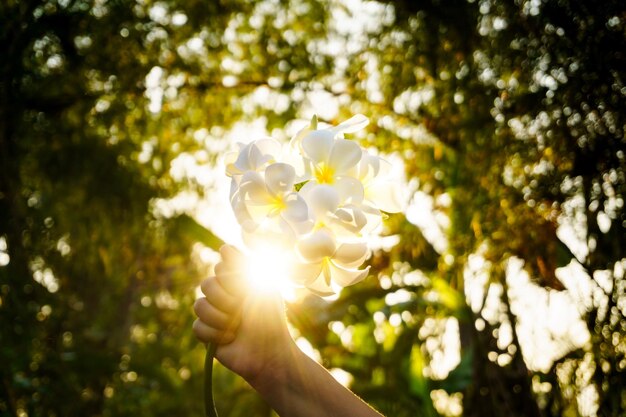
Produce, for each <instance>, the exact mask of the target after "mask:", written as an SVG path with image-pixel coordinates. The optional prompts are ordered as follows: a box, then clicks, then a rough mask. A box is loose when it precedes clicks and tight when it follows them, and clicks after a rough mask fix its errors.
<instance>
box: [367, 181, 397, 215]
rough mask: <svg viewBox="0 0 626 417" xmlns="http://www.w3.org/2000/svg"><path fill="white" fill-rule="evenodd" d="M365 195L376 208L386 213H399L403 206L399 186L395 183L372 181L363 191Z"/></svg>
mask: <svg viewBox="0 0 626 417" xmlns="http://www.w3.org/2000/svg"><path fill="white" fill-rule="evenodd" d="M365 195H366V198H367V200H369V201H371V202H372V203H373V204H374V205H375V206H376V208H378V209H380V210H382V211H386V212H387V213H399V212H401V211H402V209H403V206H404V204H403V203H402V198H401V195H402V193H401V191H400V184H398V183H397V182H395V181H391V180H385V181H374V182H372V183H371V184H370V185H369V187H367V189H366V190H365Z"/></svg>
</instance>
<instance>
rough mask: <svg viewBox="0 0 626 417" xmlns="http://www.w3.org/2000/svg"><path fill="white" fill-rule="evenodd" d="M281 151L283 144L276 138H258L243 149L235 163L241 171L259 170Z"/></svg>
mask: <svg viewBox="0 0 626 417" xmlns="http://www.w3.org/2000/svg"><path fill="white" fill-rule="evenodd" d="M280 153H281V145H280V143H279V142H277V141H276V140H275V139H272V138H262V139H258V140H255V141H253V142H250V143H249V144H247V145H246V146H244V147H243V148H242V149H241V151H240V152H239V156H238V157H237V160H236V161H235V162H234V164H233V165H234V167H235V168H236V169H237V170H239V172H246V171H257V170H260V169H262V168H263V166H264V165H265V164H268V163H271V162H273V161H275V160H276V158H277V157H278V156H279V155H280Z"/></svg>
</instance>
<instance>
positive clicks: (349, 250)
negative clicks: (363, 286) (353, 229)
mask: <svg viewBox="0 0 626 417" xmlns="http://www.w3.org/2000/svg"><path fill="white" fill-rule="evenodd" d="M368 255H369V251H368V249H367V244H366V243H363V242H359V243H344V244H342V245H340V246H339V247H338V248H337V251H335V254H334V255H333V258H332V259H333V262H334V263H335V264H336V265H340V266H342V267H347V268H356V267H358V266H360V265H361V264H362V263H363V262H364V261H365V259H366V258H367V257H368Z"/></svg>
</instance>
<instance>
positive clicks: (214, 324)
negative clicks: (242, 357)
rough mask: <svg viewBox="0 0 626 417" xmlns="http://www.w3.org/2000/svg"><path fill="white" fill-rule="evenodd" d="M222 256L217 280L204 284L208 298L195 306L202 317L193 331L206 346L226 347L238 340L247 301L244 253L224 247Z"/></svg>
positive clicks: (202, 286) (216, 267)
mask: <svg viewBox="0 0 626 417" xmlns="http://www.w3.org/2000/svg"><path fill="white" fill-rule="evenodd" d="M220 254H221V255H222V262H220V263H218V264H217V265H216V266H215V277H210V278H207V279H205V280H204V281H202V284H201V285H200V288H201V290H202V293H203V294H204V295H205V297H204V298H200V299H198V300H196V302H195V303H194V306H193V308H194V312H195V313H196V315H197V316H198V320H196V321H195V322H194V323H193V331H194V333H195V334H196V337H197V338H198V339H200V340H201V341H203V342H205V343H208V342H213V343H218V344H226V343H230V342H232V341H233V340H234V339H235V336H236V333H237V329H238V327H239V323H240V321H241V306H242V305H243V301H244V298H245V283H244V280H243V272H242V270H243V265H244V257H243V255H242V253H241V252H239V251H238V250H237V249H236V248H234V247H233V246H229V245H224V246H222V248H220Z"/></svg>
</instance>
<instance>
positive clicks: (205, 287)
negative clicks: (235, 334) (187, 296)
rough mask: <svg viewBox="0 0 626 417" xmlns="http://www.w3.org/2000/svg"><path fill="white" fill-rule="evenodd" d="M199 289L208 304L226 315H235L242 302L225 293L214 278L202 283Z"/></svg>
mask: <svg viewBox="0 0 626 417" xmlns="http://www.w3.org/2000/svg"><path fill="white" fill-rule="evenodd" d="M200 289H201V290H202V293H203V294H204V295H205V297H206V300H207V301H208V302H209V303H210V304H212V305H213V306H214V307H216V308H218V309H219V310H221V311H222V312H224V313H226V314H235V313H236V312H237V310H238V309H240V308H241V304H242V301H243V300H242V299H241V298H238V297H236V296H234V295H232V294H231V293H229V292H228V291H226V290H225V289H224V287H223V286H222V284H221V283H220V281H219V280H218V279H217V278H216V277H210V278H207V279H205V280H204V281H202V283H201V284H200Z"/></svg>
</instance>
